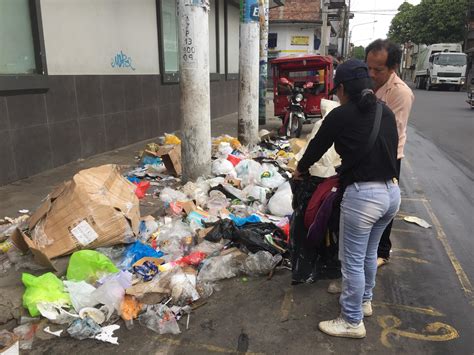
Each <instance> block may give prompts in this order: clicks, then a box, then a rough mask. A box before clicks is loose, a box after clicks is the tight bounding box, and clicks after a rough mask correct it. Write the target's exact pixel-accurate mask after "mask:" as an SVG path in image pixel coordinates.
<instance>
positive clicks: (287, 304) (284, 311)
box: [280, 288, 293, 322]
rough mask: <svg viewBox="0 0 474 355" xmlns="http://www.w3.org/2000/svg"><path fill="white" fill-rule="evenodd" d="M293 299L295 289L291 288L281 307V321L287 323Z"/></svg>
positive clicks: (286, 293) (287, 291) (286, 292)
mask: <svg viewBox="0 0 474 355" xmlns="http://www.w3.org/2000/svg"><path fill="white" fill-rule="evenodd" d="M292 299H293V289H292V288H289V289H287V290H286V291H285V296H284V297H283V302H282V303H281V307H280V321H281V322H286V321H287V320H288V318H289V316H290V310H291V302H292Z"/></svg>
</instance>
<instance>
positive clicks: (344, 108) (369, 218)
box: [293, 59, 400, 338]
mask: <svg viewBox="0 0 474 355" xmlns="http://www.w3.org/2000/svg"><path fill="white" fill-rule="evenodd" d="M334 84H335V90H337V97H338V98H339V100H340V102H341V106H340V107H337V108H335V109H334V110H332V111H331V112H330V113H329V114H328V115H327V117H326V118H325V120H324V122H323V124H322V125H321V128H320V129H319V131H318V133H317V134H316V136H315V137H314V138H313V139H312V141H311V142H310V144H309V145H308V148H307V150H306V152H305V154H304V156H303V158H302V159H301V160H300V162H299V164H298V167H297V170H296V172H295V174H294V177H293V178H294V179H297V180H298V179H301V178H302V175H304V174H306V173H307V171H308V169H309V167H310V166H311V165H312V164H313V163H314V162H316V161H318V160H319V159H320V158H321V157H322V155H323V154H324V153H325V152H326V151H327V150H328V149H329V148H330V147H331V145H332V144H334V145H335V149H336V151H337V153H338V154H339V155H340V156H341V159H342V164H341V166H340V169H339V174H340V182H341V185H342V186H343V188H344V195H343V198H342V202H341V214H340V227H339V259H340V260H341V271H342V294H341V297H340V305H341V315H340V317H338V318H336V319H334V320H330V321H324V322H320V323H319V329H320V330H321V331H323V332H324V333H327V334H329V335H333V336H340V337H350V338H363V337H365V335H366V331H365V326H364V322H363V317H364V316H370V315H372V306H371V300H372V289H373V288H374V286H375V275H376V272H377V247H378V244H379V241H380V237H381V235H382V232H383V231H384V229H385V227H386V226H387V224H388V223H389V222H390V221H391V220H392V219H393V217H394V216H395V215H396V213H397V211H398V209H399V206H400V189H399V187H398V181H397V180H396V179H395V176H396V175H397V165H396V163H397V145H398V134H397V127H396V123H395V117H394V115H393V113H392V111H391V110H390V109H389V108H388V107H387V106H385V105H383V104H382V103H377V99H376V97H375V95H374V92H373V91H372V82H371V79H370V78H369V73H368V68H367V65H366V64H365V63H364V62H362V61H360V60H356V59H351V60H349V61H347V62H345V63H343V64H340V65H339V66H338V68H337V71H336V76H335V79H334ZM377 106H380V108H379V110H380V109H381V118H380V120H379V124H380V126H379V127H378V126H377V123H376V112H377ZM374 127H375V128H374ZM373 131H374V132H373ZM377 131H378V132H377ZM374 133H376V135H375V134H374ZM371 135H372V138H371ZM374 138H375V140H373V139H374ZM370 141H371V142H370ZM369 142H370V143H369Z"/></svg>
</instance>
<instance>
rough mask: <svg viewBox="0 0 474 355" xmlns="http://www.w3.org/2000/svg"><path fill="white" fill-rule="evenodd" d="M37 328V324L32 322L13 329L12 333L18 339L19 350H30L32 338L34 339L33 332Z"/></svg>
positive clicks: (34, 332)
mask: <svg viewBox="0 0 474 355" xmlns="http://www.w3.org/2000/svg"><path fill="white" fill-rule="evenodd" d="M37 330H38V324H34V323H27V324H22V325H20V326H18V327H16V328H15V329H13V333H14V334H15V335H16V336H17V337H18V338H19V339H20V349H21V350H31V348H32V347H33V340H35V334H36V331H37ZM0 350H2V349H0Z"/></svg>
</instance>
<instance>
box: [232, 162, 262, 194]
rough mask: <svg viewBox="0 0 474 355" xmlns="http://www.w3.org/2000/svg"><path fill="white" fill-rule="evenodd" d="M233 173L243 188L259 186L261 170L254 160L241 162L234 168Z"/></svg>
mask: <svg viewBox="0 0 474 355" xmlns="http://www.w3.org/2000/svg"><path fill="white" fill-rule="evenodd" d="M235 171H236V172H237V177H238V178H239V179H242V186H244V187H245V186H247V185H251V184H255V185H260V180H261V175H262V173H263V168H262V166H261V165H260V164H259V163H258V162H256V161H255V160H251V159H245V160H242V161H241V162H240V163H239V164H237V166H236V167H235Z"/></svg>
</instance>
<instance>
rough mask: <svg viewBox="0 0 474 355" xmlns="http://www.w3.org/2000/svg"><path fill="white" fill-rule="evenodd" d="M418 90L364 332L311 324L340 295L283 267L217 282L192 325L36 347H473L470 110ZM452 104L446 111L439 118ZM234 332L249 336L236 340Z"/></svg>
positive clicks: (286, 350)
mask: <svg viewBox="0 0 474 355" xmlns="http://www.w3.org/2000/svg"><path fill="white" fill-rule="evenodd" d="M415 95H416V103H415V107H414V111H413V115H412V118H411V123H412V126H410V128H409V136H408V144H407V148H406V155H407V156H406V159H405V160H404V162H403V166H402V177H401V188H402V193H403V199H402V206H401V210H400V213H399V214H398V216H397V219H396V221H395V223H394V230H393V243H394V245H393V253H392V259H391V260H392V261H391V263H389V264H388V265H387V266H384V267H383V268H382V269H381V270H380V272H379V275H378V276H377V285H376V289H375V297H374V316H373V317H371V318H368V319H366V320H365V324H366V327H367V338H366V339H363V340H351V339H340V338H332V337H328V336H326V335H324V334H322V333H321V332H319V331H318V330H317V323H318V322H319V321H321V320H325V319H329V318H330V317H334V316H336V315H337V314H338V312H339V305H338V297H337V296H334V295H330V294H328V293H327V292H326V289H327V286H328V281H327V280H321V281H318V282H317V283H315V284H313V285H300V286H296V287H292V286H290V275H289V274H288V273H287V272H284V271H280V272H278V273H277V274H276V275H275V276H274V277H273V279H272V280H266V279H265V278H248V280H246V279H245V280H243V279H242V278H235V279H231V280H228V281H225V282H222V283H221V291H219V292H216V293H215V294H214V295H213V296H212V297H211V299H209V300H208V303H207V304H206V305H204V306H203V307H201V308H199V309H197V310H196V311H195V312H193V314H192V316H191V321H190V329H189V330H185V329H184V323H181V329H182V332H183V333H182V334H180V335H179V336H159V335H157V334H155V333H153V332H151V331H149V330H148V329H145V328H143V327H141V326H137V327H135V328H134V329H132V330H131V331H127V330H126V329H124V327H122V328H121V329H120V330H119V331H118V335H119V342H120V343H121V346H120V347H114V346H112V345H106V344H99V343H97V342H95V341H93V340H84V341H77V340H71V339H68V338H64V339H53V340H50V341H46V342H38V343H35V347H34V349H33V351H32V352H33V353H58V354H62V353H65V352H67V351H69V352H70V351H71V350H72V351H73V352H74V353H92V352H94V353H98V352H101V353H133V352H134V353H160V354H161V353H163V354H166V353H169V354H210V353H212V354H218V353H237V350H245V349H247V350H248V351H249V352H251V353H252V352H253V353H266V354H316V353H318V354H328V353H333V354H363V353H374V354H399V353H407V354H470V355H472V354H473V349H474V337H473V329H474V312H473V311H474V299H473V287H472V284H471V282H473V281H474V263H473V261H472V256H473V254H474V253H473V252H474V238H472V235H473V216H474V213H473V211H474V209H473V201H474V198H473V197H474V196H473V188H472V186H473V185H472V173H473V171H472V165H470V164H471V163H472V151H471V152H468V149H467V148H468V147H469V146H470V145H471V147H472V142H470V140H469V135H471V136H472V118H473V117H472V115H471V112H472V111H467V112H466V110H464V106H462V100H463V99H464V97H463V93H452V92H449V93H444V92H424V91H415ZM449 107H453V111H450V110H449ZM448 112H449V113H450V115H449V117H450V119H448V118H445V117H444V116H446V115H447V114H448ZM273 124H275V122H273ZM453 124H455V128H456V129H454V128H453ZM218 125H220V126H222V130H224V131H226V132H227V133H229V134H235V132H232V131H229V127H234V126H235V121H225V122H224V121H222V122H214V126H215V127H217V126H218ZM309 129H310V127H305V131H308V130H309ZM469 130H470V131H469ZM469 132H471V133H469ZM469 154H470V155H469ZM407 215H414V216H418V217H420V218H423V219H425V220H426V221H428V222H429V223H430V224H431V225H432V227H431V228H429V229H423V228H421V227H418V226H416V225H413V224H408V223H406V222H404V221H403V217H404V216H407ZM243 334H245V335H246V336H247V337H245V336H243ZM239 338H240V339H247V340H248V342H245V341H244V342H241V344H240V347H238V345H239ZM243 343H247V345H248V347H247V346H245V345H246V344H243Z"/></svg>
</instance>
